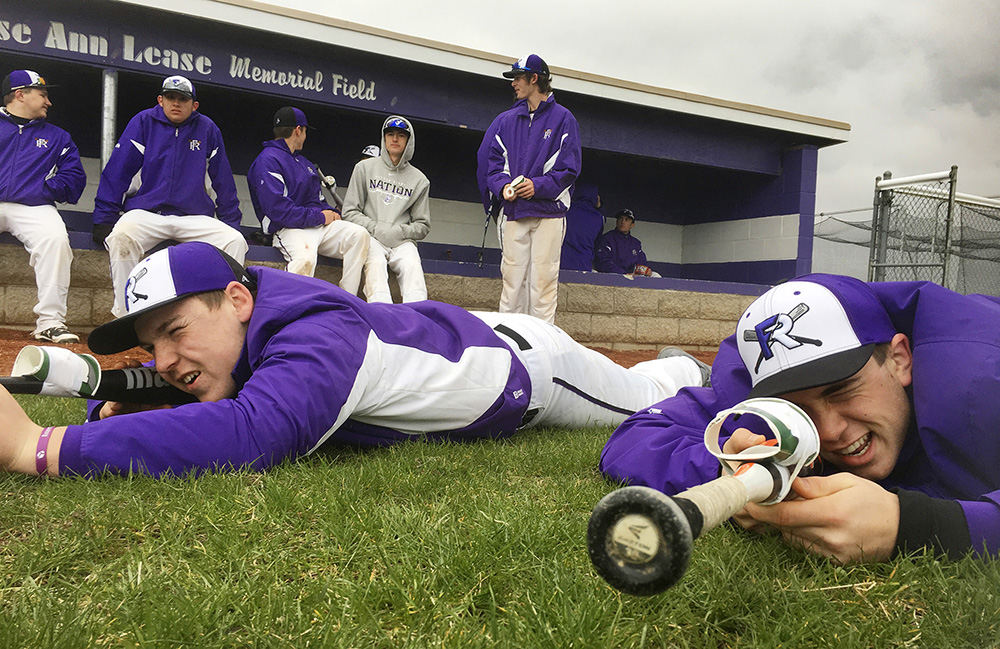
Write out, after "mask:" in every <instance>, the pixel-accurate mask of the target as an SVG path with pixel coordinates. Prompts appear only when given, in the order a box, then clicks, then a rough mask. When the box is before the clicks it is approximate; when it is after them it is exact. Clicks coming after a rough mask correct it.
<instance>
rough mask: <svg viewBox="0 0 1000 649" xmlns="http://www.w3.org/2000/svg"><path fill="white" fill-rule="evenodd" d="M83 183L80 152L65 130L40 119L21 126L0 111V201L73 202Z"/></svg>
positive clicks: (34, 202) (29, 202)
mask: <svg viewBox="0 0 1000 649" xmlns="http://www.w3.org/2000/svg"><path fill="white" fill-rule="evenodd" d="M53 171H54V172H55V173H52V172H53ZM50 174H51V177H50ZM86 184H87V175H86V174H85V173H84V171H83V165H81V164H80V153H79V152H78V151H77V149H76V145H75V144H73V140H72V138H70V136H69V133H67V132H66V131H64V130H62V129H61V128H59V127H58V126H53V125H52V124H49V123H48V122H47V121H45V120H44V119H35V120H32V121H30V122H28V123H27V124H25V125H24V126H21V125H19V124H17V122H15V121H14V120H12V119H11V118H10V116H9V115H8V114H7V112H6V111H0V202H9V203H19V204H21V205H28V206H36V205H55V204H56V203H57V202H59V203H75V202H77V201H78V200H80V195H81V194H83V187H84V185H86Z"/></svg>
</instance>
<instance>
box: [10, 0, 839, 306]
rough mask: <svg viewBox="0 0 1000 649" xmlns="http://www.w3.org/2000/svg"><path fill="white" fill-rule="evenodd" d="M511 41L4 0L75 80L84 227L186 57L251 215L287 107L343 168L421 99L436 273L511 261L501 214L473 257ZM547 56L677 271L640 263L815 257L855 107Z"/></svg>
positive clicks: (620, 186) (609, 186)
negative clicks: (618, 73) (790, 102)
mask: <svg viewBox="0 0 1000 649" xmlns="http://www.w3.org/2000/svg"><path fill="white" fill-rule="evenodd" d="M539 53H540V54H541V55H542V56H545V52H544V51H541V52H539ZM518 54H520V53H518ZM513 58H514V57H513V56H506V55H505V56H500V55H496V54H491V53H487V52H481V51H476V50H472V49H469V48H463V47H457V46H451V45H447V44H444V43H438V42H433V41H428V40H425V39H419V38H414V37H409V36H405V35H401V34H395V33H391V32H387V31H384V30H379V29H374V28H369V27H365V26H361V25H356V24H351V23H347V22H344V21H340V20H337V19H335V18H330V17H327V16H320V15H315V14H307V13H304V12H301V11H295V10H290V9H286V8H281V7H276V6H273V5H269V4H267V3H262V2H256V1H253V0H225V1H213V0H170V1H164V0H145V1H144V2H142V3H137V2H115V1H112V0H89V1H88V2H75V1H73V0H31V1H28V0H6V1H5V2H4V5H3V8H2V9H0V69H2V70H4V73H6V71H8V70H10V69H16V68H31V69H36V70H38V71H40V72H42V73H43V74H44V75H46V76H47V77H48V78H49V80H50V82H51V83H54V84H56V85H58V86H60V87H59V88H58V89H57V90H54V91H53V93H52V94H53V102H54V107H53V109H52V110H51V111H50V117H49V118H50V120H51V121H52V122H53V123H55V124H57V125H59V126H62V127H63V128H65V129H66V130H68V131H69V132H70V133H71V134H72V135H73V137H74V140H75V141H76V143H77V145H78V146H79V148H80V150H81V154H82V156H84V158H85V167H86V170H87V174H88V188H87V191H86V192H85V194H84V198H83V200H82V201H81V203H80V205H79V206H77V207H76V208H69V209H61V211H62V212H63V213H64V215H66V218H67V221H68V222H70V223H71V227H73V225H74V224H75V226H76V227H77V228H78V229H81V228H82V229H86V227H87V223H88V220H87V219H88V212H89V210H90V209H91V208H92V201H93V196H94V194H95V192H96V187H97V182H98V178H99V173H100V165H101V162H100V160H101V158H102V155H104V156H106V155H107V152H108V151H109V150H110V146H113V144H114V141H115V139H116V138H117V136H118V134H120V132H121V130H122V129H123V128H124V125H125V123H126V122H127V120H128V119H129V118H130V117H131V116H132V115H133V114H135V113H136V112H138V111H139V110H141V109H143V108H147V107H149V106H151V105H153V104H154V102H155V97H156V94H157V89H158V88H159V82H160V81H161V80H162V78H163V77H165V76H168V75H170V74H184V75H185V76H188V77H189V78H191V79H192V81H193V82H194V83H195V85H196V88H197V92H198V100H199V101H200V102H201V108H200V110H201V111H202V112H204V113H205V114H206V115H208V116H210V117H211V118H212V119H213V120H214V121H215V122H216V123H217V124H219V126H220V128H221V129H222V132H223V135H224V137H225V141H226V146H227V149H228V153H229V158H230V161H231V163H232V166H233V169H234V172H235V173H236V174H237V187H238V188H239V189H240V193H241V204H242V205H241V206H242V207H243V211H244V224H245V225H251V224H256V219H255V218H254V216H253V210H252V207H251V205H250V202H249V194H248V193H247V190H246V182H245V178H244V177H243V176H244V174H245V173H246V170H247V169H248V167H249V165H250V163H251V162H252V160H253V159H254V157H255V156H256V155H257V153H258V152H259V150H260V142H261V141H263V140H265V139H268V138H269V137H270V132H269V120H270V116H271V115H272V114H273V112H274V111H275V110H276V109H277V108H278V107H280V106H282V105H285V104H295V105H298V106H300V107H302V108H303V109H304V110H305V111H306V112H307V114H308V116H309V120H310V123H311V124H315V125H316V126H317V127H318V129H317V131H316V132H315V133H310V138H309V142H308V143H307V145H306V150H305V153H306V155H307V156H308V157H309V158H310V159H312V160H313V161H315V162H317V163H318V164H319V165H320V166H321V167H322V168H323V170H324V172H325V173H327V174H332V175H334V176H336V177H337V178H338V180H339V183H340V185H341V186H345V185H346V184H347V181H348V179H349V176H350V171H351V169H352V167H353V165H354V163H355V162H356V161H357V160H358V158H359V157H360V151H361V149H362V148H363V147H364V146H365V145H367V144H372V143H376V142H377V140H378V138H379V127H380V126H381V123H382V119H383V118H384V116H385V115H387V114H390V113H400V114H403V115H406V116H407V117H408V118H410V119H411V120H412V121H413V122H414V125H415V129H416V137H417V142H416V144H417V148H416V154H415V156H414V160H413V161H414V164H416V165H417V166H418V167H419V168H420V169H421V170H423V171H424V173H426V174H427V176H428V178H430V180H431V197H432V201H433V203H432V229H431V233H430V236H429V237H428V239H427V240H426V241H425V242H423V243H422V244H421V254H422V255H423V257H424V259H426V260H428V261H430V262H432V263H431V268H429V271H430V272H434V270H433V269H434V268H437V269H439V270H440V269H445V272H455V273H459V274H461V273H463V272H470V273H474V274H482V273H487V274H489V273H494V274H498V272H499V271H498V269H497V268H496V264H497V263H498V259H499V251H498V250H496V247H497V244H496V237H495V234H493V233H492V230H493V228H492V226H491V234H490V236H489V237H488V238H487V247H488V250H487V255H486V262H487V265H486V267H485V269H483V268H476V269H475V270H473V267H476V264H474V263H471V262H473V261H474V260H475V259H476V255H477V253H478V252H479V245H480V242H481V239H482V234H483V223H484V219H483V213H482V208H481V206H480V205H479V198H478V191H477V188H476V183H475V152H476V148H477V147H478V145H479V143H480V141H481V139H482V132H483V130H484V129H485V128H486V127H487V126H488V125H489V123H490V121H491V120H492V118H493V117H494V116H495V115H496V114H497V113H499V112H500V111H501V110H503V109H505V108H507V107H508V106H509V105H510V103H511V94H510V91H509V86H508V84H507V83H506V82H505V80H503V79H502V78H500V73H501V72H502V71H503V70H504V69H506V68H507V67H508V66H509V65H510V63H511V61H512V60H513ZM549 63H550V65H552V72H553V75H554V79H553V82H554V83H553V85H554V87H555V91H556V95H557V97H558V99H559V101H560V103H562V104H564V105H565V106H567V107H568V108H569V109H570V110H572V111H573V113H574V114H575V115H576V117H577V120H578V121H579V123H580V132H581V140H582V143H583V147H584V152H583V159H584V171H583V175H582V176H581V180H586V181H588V182H592V183H595V184H598V185H599V186H600V188H601V195H602V199H603V203H604V210H605V213H606V214H608V215H609V216H610V214H613V212H614V211H615V210H617V209H619V208H621V207H630V208H631V209H633V210H634V211H636V213H637V214H639V215H640V219H641V222H642V226H641V231H640V232H639V235H640V238H641V239H642V240H643V245H644V248H645V249H646V252H647V255H648V256H649V259H650V262H651V263H650V265H651V266H653V267H654V268H655V269H656V270H658V271H660V273H661V274H663V275H664V278H663V279H661V280H655V279H651V278H639V279H637V282H639V281H641V282H643V283H644V286H648V287H650V288H656V287H664V288H676V287H685V286H690V285H692V284H696V285H697V286H698V287H699V289H698V290H709V291H710V290H712V286H713V284H714V283H715V282H719V283H722V284H725V285H727V287H728V288H729V289H730V290H731V288H732V283H734V282H735V283H744V284H749V285H762V284H773V283H776V282H778V281H780V280H782V279H785V278H788V277H791V276H793V275H796V274H799V273H802V272H808V271H809V269H810V265H811V256H812V234H813V231H812V228H813V212H814V202H815V182H816V162H817V155H818V151H819V149H821V148H823V147H826V146H830V145H834V144H837V143H840V142H844V141H846V139H847V136H848V134H849V130H850V127H849V125H847V124H844V123H842V122H836V121H832V120H828V119H823V118H817V117H810V116H805V115H798V114H794V113H788V112H785V111H780V110H774V109H769V108H763V107H759V106H751V105H747V104H741V103H738V102H731V101H725V100H720V99H715V98H711V97H704V96H698V95H692V94H688V93H683V92H678V91H674V90H669V89H664V88H655V87H652V86H646V85H642V84H636V83H631V82H625V81H621V80H616V79H611V78H607V77H601V76H597V75H592V74H587V73H585V72H579V71H574V70H570V69H566V68H564V67H559V66H558V64H559V63H564V62H563V61H555V60H551V58H549ZM88 201H89V202H88ZM61 207H64V206H61ZM609 227H610V219H609ZM77 241H79V242H80V245H85V244H84V243H83V242H84V241H85V237H75V238H74V242H77ZM435 261H439V262H442V264H439V265H438V266H434V264H433V262H435ZM445 262H447V263H445ZM462 262H467V263H464V264H463V263H462ZM561 279H562V281H570V282H591V283H598V284H615V283H620V282H625V281H627V280H623V279H622V278H621V277H620V276H603V274H600V273H578V272H573V271H564V273H563V277H562V278H561ZM685 280H700V281H696V282H694V283H689V282H686V281H685ZM629 285H633V286H634V285H635V284H632V283H629ZM747 292H748V293H754V292H759V290H757V289H756V288H750V287H748V291H747Z"/></svg>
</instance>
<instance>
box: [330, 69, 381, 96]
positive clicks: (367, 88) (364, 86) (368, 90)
mask: <svg viewBox="0 0 1000 649" xmlns="http://www.w3.org/2000/svg"><path fill="white" fill-rule="evenodd" d="M331 78H332V79H333V87H331V88H330V90H331V91H332V92H333V94H335V95H343V96H345V97H350V98H351V99H363V100H364V101H375V82H374V81H371V82H368V81H365V80H364V79H358V80H357V81H355V82H354V83H351V81H350V79H348V78H347V77H345V76H344V75H342V74H332V75H331Z"/></svg>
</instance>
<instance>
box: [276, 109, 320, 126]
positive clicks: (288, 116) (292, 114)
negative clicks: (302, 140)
mask: <svg viewBox="0 0 1000 649" xmlns="http://www.w3.org/2000/svg"><path fill="white" fill-rule="evenodd" d="M273 125H274V126H291V127H295V126H305V127H306V128H312V127H311V126H309V120H307V119H306V114H305V113H303V112H302V111H301V110H299V109H298V108H296V107H295V106H282V107H281V108H279V109H278V112H276V113H275V114H274V124H273ZM313 130H316V129H313Z"/></svg>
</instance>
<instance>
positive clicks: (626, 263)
mask: <svg viewBox="0 0 1000 649" xmlns="http://www.w3.org/2000/svg"><path fill="white" fill-rule="evenodd" d="M645 263H646V253H644V252H643V251H642V242H641V241H639V240H638V239H636V238H635V237H633V236H632V234H631V233H622V232H619V231H618V230H617V229H615V230H608V231H607V232H605V233H604V234H602V235H601V236H600V238H599V239H598V240H597V252H596V254H595V262H594V268H596V269H597V270H599V271H600V272H602V273H631V272H632V271H633V270H634V269H635V265H636V264H643V265H645Z"/></svg>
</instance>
